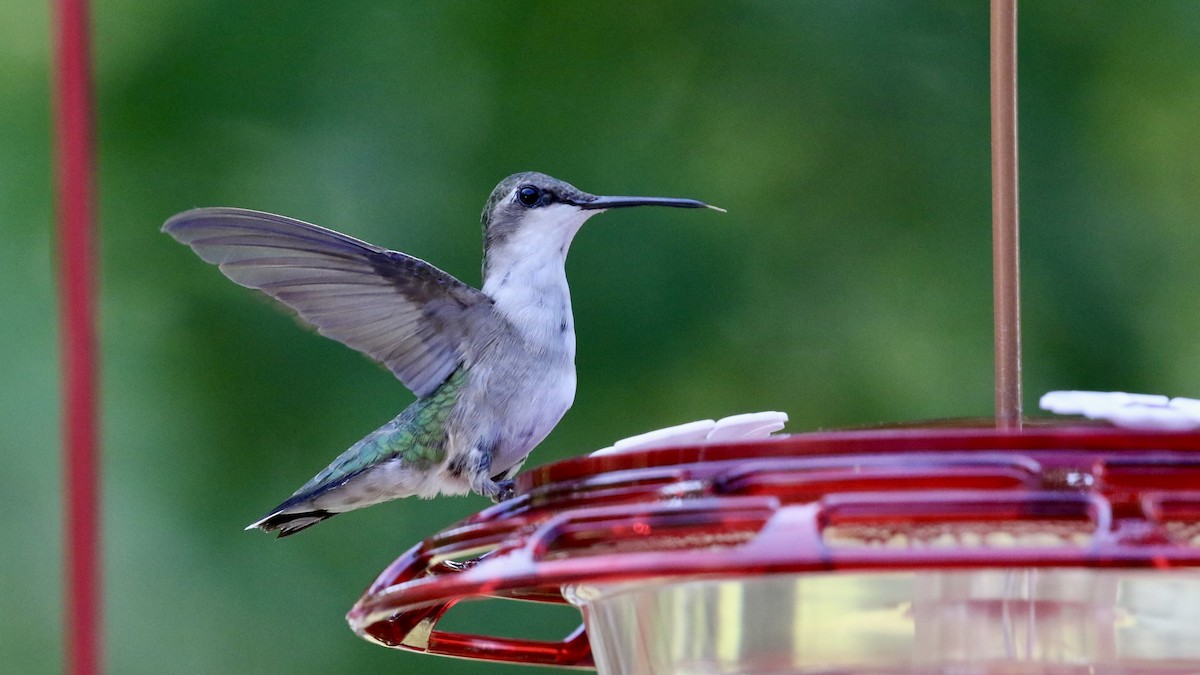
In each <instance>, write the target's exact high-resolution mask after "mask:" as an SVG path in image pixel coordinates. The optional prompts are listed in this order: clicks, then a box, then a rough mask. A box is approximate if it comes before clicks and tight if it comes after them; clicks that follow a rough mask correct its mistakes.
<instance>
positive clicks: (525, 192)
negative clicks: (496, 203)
mask: <svg viewBox="0 0 1200 675" xmlns="http://www.w3.org/2000/svg"><path fill="white" fill-rule="evenodd" d="M541 198H542V191H541V190H539V189H537V188H535V187H534V186H532V185H526V186H523V187H522V188H520V189H519V190H517V199H519V200H521V203H522V204H524V205H525V206H535V205H537V203H538V201H539V200H540V199H541Z"/></svg>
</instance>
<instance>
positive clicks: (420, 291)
mask: <svg viewBox="0 0 1200 675" xmlns="http://www.w3.org/2000/svg"><path fill="white" fill-rule="evenodd" d="M632 206H673V207H683V208H705V207H707V208H713V209H716V207H712V206H709V205H708V204H705V203H703V202H699V201H695V200H692V199H672V198H662V197H599V196H596V195H592V194H588V193H586V192H583V191H582V190H579V189H577V188H575V187H574V186H572V185H570V184H568V183H566V182H563V181H561V180H558V179H556V178H551V177H550V176H547V175H545V174H541V173H534V172H528V173H518V174H514V175H512V176H509V177H508V178H505V179H504V180H502V181H501V182H500V184H499V185H497V186H496V189H495V190H493V191H492V194H491V196H490V197H488V200H487V204H486V205H485V206H484V209H483V215H482V224H483V234H484V261H483V288H482V290H476V289H474V288H472V287H471V286H468V285H467V284H464V283H463V282H461V281H459V280H458V279H455V278H454V277H452V276H450V275H449V274H447V273H445V272H443V271H442V270H440V269H437V268H436V267H434V266H432V265H430V264H429V263H426V262H424V261H423V260H419V259H417V258H414V257H412V256H409V255H406V254H404V253H399V252H396V251H389V250H386V249H383V248H380V247H378V246H374V245H372V244H368V243H367V242H365V241H361V240H358V239H355V238H353V237H349V236H347V235H344V234H340V233H338V232H334V231H332V230H328V229H325V228H323V227H318V226H316V225H310V224H308V223H305V222H301V221H299V220H294V219H292V218H287V217H284V216H277V215H272V214H269V213H262V212H259V211H250V210H246V209H235V208H202V209H194V210H191V211H185V212H183V213H180V214H178V215H175V216H173V217H171V218H170V219H169V220H167V222H166V224H164V225H163V231H164V232H166V233H167V234H169V235H171V236H172V237H174V238H175V239H177V240H178V241H180V242H181V243H184V244H187V245H188V246H190V247H192V250H194V251H195V252H196V254H197V255H199V256H200V257H201V258H202V259H204V260H205V261H206V262H210V263H213V264H216V265H218V266H219V267H220V269H221V271H222V272H223V273H224V274H225V276H227V277H229V278H230V279H232V280H233V281H234V282H236V283H238V284H241V285H242V286H247V287H249V288H255V289H258V290H260V291H262V292H264V293H266V294H267V295H269V296H271V297H273V298H275V299H276V300H278V301H280V302H282V303H283V304H285V305H287V306H289V307H291V308H292V309H293V310H295V311H296V312H297V313H298V314H299V316H300V317H301V318H302V319H304V320H305V321H307V322H308V323H310V324H312V325H313V326H315V327H316V328H317V331H318V332H319V333H321V334H322V335H325V336H326V337H330V338H332V339H334V340H337V341H339V342H342V343H343V344H346V345H347V346H349V347H352V348H354V349H357V350H359V351H361V352H363V353H365V354H367V355H368V356H370V357H372V358H374V359H376V360H378V361H380V362H381V363H383V364H384V365H385V366H387V368H388V369H389V370H391V371H392V373H394V374H395V375H396V377H397V378H399V379H400V381H401V382H403V383H404V384H405V386H407V387H408V388H409V389H411V390H412V391H413V393H415V394H416V395H417V400H416V401H414V402H413V403H412V405H410V406H409V407H408V408H406V409H405V410H404V411H403V412H401V413H400V414H399V415H397V416H396V417H395V418H394V419H392V420H391V421H390V422H388V423H386V424H384V425H383V426H381V427H379V428H378V429H376V430H375V431H373V432H371V433H370V434H368V435H367V436H366V437H365V438H363V439H362V440H360V441H359V442H357V443H355V444H354V445H353V446H351V447H350V448H349V449H348V450H346V451H345V452H343V453H342V454H341V455H339V456H338V457H337V459H335V460H333V462H332V463H331V464H330V465H329V466H327V467H326V468H325V469H323V470H322V471H321V472H320V473H318V474H317V475H316V476H314V477H313V478H312V480H310V481H308V482H307V483H305V484H304V485H303V486H301V487H300V489H299V490H297V491H296V492H295V493H294V494H293V495H292V496H291V497H289V498H288V499H286V500H285V501H284V502H283V503H281V504H280V505H279V506H277V507H275V508H274V509H272V510H271V512H270V513H268V514H267V515H266V516H265V517H263V518H261V519H260V520H258V521H255V522H254V523H252V524H251V525H250V526H249V527H247V528H246V529H253V528H259V529H261V530H263V531H265V532H271V531H278V533H279V536H280V537H284V536H287V535H290V534H295V533H296V532H299V531H301V530H303V529H305V528H307V527H310V526H312V525H315V524H316V523H319V522H321V521H322V520H325V519H327V518H329V517H331V516H333V515H335V514H337V513H342V512H345V511H351V510H354V509H358V508H362V507H364V506H369V505H372V504H377V503H380V502H384V501H388V500H391V499H397V498H400V497H407V496H410V495H418V496H420V497H433V496H436V495H438V494H449V495H461V494H466V493H467V492H468V491H474V492H477V493H479V494H481V495H484V496H486V497H489V498H492V499H494V500H502V499H505V498H507V497H508V496H510V495H511V491H512V477H513V476H514V475H515V474H516V473H517V471H518V470H519V469H520V468H521V465H522V464H523V463H524V461H525V459H526V458H527V457H528V456H529V453H530V451H531V450H533V448H534V447H535V446H536V445H537V444H538V443H540V442H541V441H542V439H544V438H545V437H546V436H547V434H549V433H550V430H551V429H553V428H554V426H555V425H556V424H558V421H559V420H560V419H562V416H563V415H564V414H565V413H566V411H567V409H568V408H570V407H571V403H572V401H573V400H574V398H575V327H574V321H573V318H572V315H571V298H570V290H569V289H568V287H567V277H566V269H565V265H566V257H567V248H568V247H569V246H570V244H571V240H572V238H573V237H574V236H575V233H576V232H578V231H579V228H580V226H582V225H583V223H584V222H585V221H587V219H588V218H590V217H592V216H593V215H596V214H597V213H600V212H602V211H606V210H608V209H616V208H625V207H632ZM717 210H721V209H717Z"/></svg>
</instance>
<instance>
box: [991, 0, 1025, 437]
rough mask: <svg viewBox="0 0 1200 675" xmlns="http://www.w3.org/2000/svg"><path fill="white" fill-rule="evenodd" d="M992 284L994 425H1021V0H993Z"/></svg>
mask: <svg viewBox="0 0 1200 675" xmlns="http://www.w3.org/2000/svg"><path fill="white" fill-rule="evenodd" d="M991 3H992V9H991V63H992V68H991V83H992V96H991V98H992V284H993V291H992V295H993V302H994V311H995V352H996V426H997V427H998V428H1001V429H1015V428H1020V426H1021V294H1020V287H1021V275H1020V253H1019V247H1018V243H1017V242H1018V221H1019V211H1018V208H1017V3H1016V0H991Z"/></svg>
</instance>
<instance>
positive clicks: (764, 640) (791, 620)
mask: <svg viewBox="0 0 1200 675" xmlns="http://www.w3.org/2000/svg"><path fill="white" fill-rule="evenodd" d="M1198 488H1200V434H1196V433H1183V434H1179V433H1153V432H1134V433H1131V432H1128V431H1122V430H1117V429H1112V428H1107V427H1084V426H1078V425H1072V426H1066V425H1064V426H1051V427H1041V428H1031V429H1026V430H1023V431H997V430H994V429H981V428H966V429H940V430H937V429H935V430H930V429H909V430H874V431H858V432H834V433H813V434H801V435H795V436H789V437H781V438H777V439H771V440H767V441H763V442H756V443H751V444H739V445H722V446H693V447H682V448H668V449H660V450H651V451H645V452H635V453H629V454H618V455H612V456H605V457H592V458H582V459H575V460H569V461H565V462H560V463H557V464H553V465H550V466H547V467H543V468H541V469H537V470H535V471H532V472H530V473H527V474H525V475H524V476H522V477H521V480H520V490H519V492H520V496H519V497H517V498H516V499H514V500H512V501H510V502H506V503H503V504H499V505H497V506H495V507H492V508H490V509H488V510H486V511H484V512H482V513H480V514H478V515H476V516H474V517H472V518H470V519H468V520H466V521H464V522H462V523H460V524H459V525H457V526H454V527H452V528H450V529H447V530H445V531H443V532H441V533H439V534H437V535H435V536H433V537H431V538H429V539H427V540H425V541H424V542H422V543H420V544H418V545H417V546H415V547H413V548H412V549H411V550H409V551H408V552H407V553H406V554H404V555H403V556H402V557H401V558H400V559H398V560H397V561H396V562H395V563H393V564H392V565H391V567H389V568H388V569H387V570H386V571H384V573H383V574H382V575H380V577H379V578H378V579H377V580H376V581H375V583H374V584H372V585H371V587H370V588H369V589H368V591H367V592H366V594H365V595H364V596H363V597H362V599H360V600H359V601H358V603H357V604H355V606H354V607H353V609H351V611H350V613H349V616H348V618H349V621H350V623H351V626H352V627H353V629H354V630H355V631H356V632H357V633H359V634H360V635H361V636H363V637H364V638H366V639H368V640H371V641H374V642H377V643H379V644H382V645H385V646H389V647H397V648H401V649H408V650H413V651H420V652H426V653H431V654H440V655H445V656H456V657H463V658H471V659H480V660H487V661H504V662H510V663H528V664H541V665H557V666H565V667H597V668H599V670H600V671H601V672H604V673H677V672H705V673H707V672H717V673H735V672H736V673H808V672H855V673H860V672H930V671H936V672H972V673H973V672H1005V673H1010V672H1019V673H1027V672H1029V673H1032V672H1095V671H1094V670H1089V668H1090V669H1095V668H1101V669H1104V668H1109V669H1116V670H1107V671H1104V672H1128V673H1139V672H1196V670H1197V668H1198V667H1200V640H1196V639H1195V638H1196V637H1197V635H1198V634H1200V628H1198V627H1197V625H1198V624H1197V619H1200V570H1197V569H1196V568H1197V566H1198V565H1200V489H1198ZM481 598H510V599H522V600H531V601H534V602H544V603H563V602H571V603H573V604H575V605H577V606H579V607H580V608H581V610H582V612H583V617H584V625H585V626H586V631H585V630H584V629H583V628H582V627H581V628H580V629H579V630H576V631H575V632H573V633H572V634H571V635H570V636H568V637H567V638H565V639H564V640H562V641H561V642H538V641H530V640H522V639H512V638H497V637H487V636H481V635H463V634H457V633H449V632H443V631H439V630H437V629H436V624H437V622H438V620H439V619H440V618H441V617H442V616H443V614H444V613H445V612H446V611H447V610H449V609H450V607H452V606H453V605H454V604H455V603H457V602H459V601H462V600H466V599H481ZM589 639H590V643H589ZM955 668H957V669H958V670H955ZM947 669H949V670H947Z"/></svg>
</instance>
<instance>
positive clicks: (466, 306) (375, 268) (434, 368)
mask: <svg viewBox="0 0 1200 675" xmlns="http://www.w3.org/2000/svg"><path fill="white" fill-rule="evenodd" d="M163 231H164V232H166V233H167V234H169V235H171V236H172V237H174V238H175V239H177V240H178V241H180V242H181V243H184V244H187V245H188V246H191V247H192V250H194V251H195V252H196V253H197V255H199V256H200V257H201V258H203V259H204V260H205V261H206V262H210V263H213V264H215V265H218V266H219V267H220V268H221V271H222V272H223V273H224V274H225V276H227V277H229V278H230V279H232V280H233V281H234V282H236V283H238V284H241V285H242V286H246V287H248V288H256V289H258V290H260V291H262V292H264V293H266V294H267V295H270V296H271V297H273V298H275V299H276V300H278V301H280V302H282V303H283V304H285V305H287V306H289V307H291V308H292V309H294V310H296V312H298V313H299V314H300V316H301V317H302V318H303V319H304V320H306V321H307V322H309V323H311V324H312V325H313V326H315V327H316V328H317V331H318V332H320V333H321V334H322V335H325V336H327V337H330V338H333V339H334V340H337V341H338V342H341V343H343V344H346V345H348V346H350V347H353V348H354V349H357V350H359V351H361V352H363V353H365V354H367V355H369V356H371V357H372V358H374V359H376V360H378V361H380V362H381V363H383V364H384V365H386V366H387V367H388V369H390V370H391V371H392V372H393V373H395V375H396V377H398V378H400V381H401V382H403V383H404V384H405V385H406V386H407V387H408V388H409V389H411V390H413V392H414V393H416V394H417V395H418V396H425V395H428V394H429V393H431V392H432V391H433V390H434V389H436V388H437V386H438V385H439V384H441V383H442V381H444V380H445V379H446V378H447V377H448V376H449V375H450V373H452V372H453V371H454V369H455V368H456V367H457V366H458V364H459V362H460V361H461V360H462V358H463V349H464V348H465V341H466V338H467V336H468V335H469V334H470V332H471V331H473V330H482V329H483V328H484V325H483V324H484V323H485V322H486V321H488V320H489V319H491V317H492V316H493V315H492V312H491V305H492V301H491V299H490V298H488V297H487V296H486V295H484V294H483V293H481V292H479V291H477V290H475V289H474V288H471V287H470V286H468V285H466V284H464V283H462V282H461V281H459V280H458V279H455V278H454V277H452V276H450V275H449V274H446V273H445V272H443V271H441V270H439V269H437V268H436V267H434V266H432V265H430V264H429V263H426V262H425V261H423V260H419V259H417V258H414V257H412V256H408V255H405V254H403V253H398V252H396V251H389V250H386V249H382V248H379V247H378V246H374V245H371V244H368V243H366V242H365V241H360V240H358V239H355V238H353V237H348V236H346V235H344V234H340V233H338V232H334V231H333V230H327V229H325V228H323V227H318V226H316V225H310V224H309V223H305V222H301V221H299V220H294V219H292V218H287V217H284V216H277V215H273V214H270V213H263V212H260V211H250V210H247V209H234V208H208V209H193V210H191V211H185V212H183V213H180V214H177V215H175V216H172V217H171V218H170V219H169V220H167V222H166V224H164V225H163Z"/></svg>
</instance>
